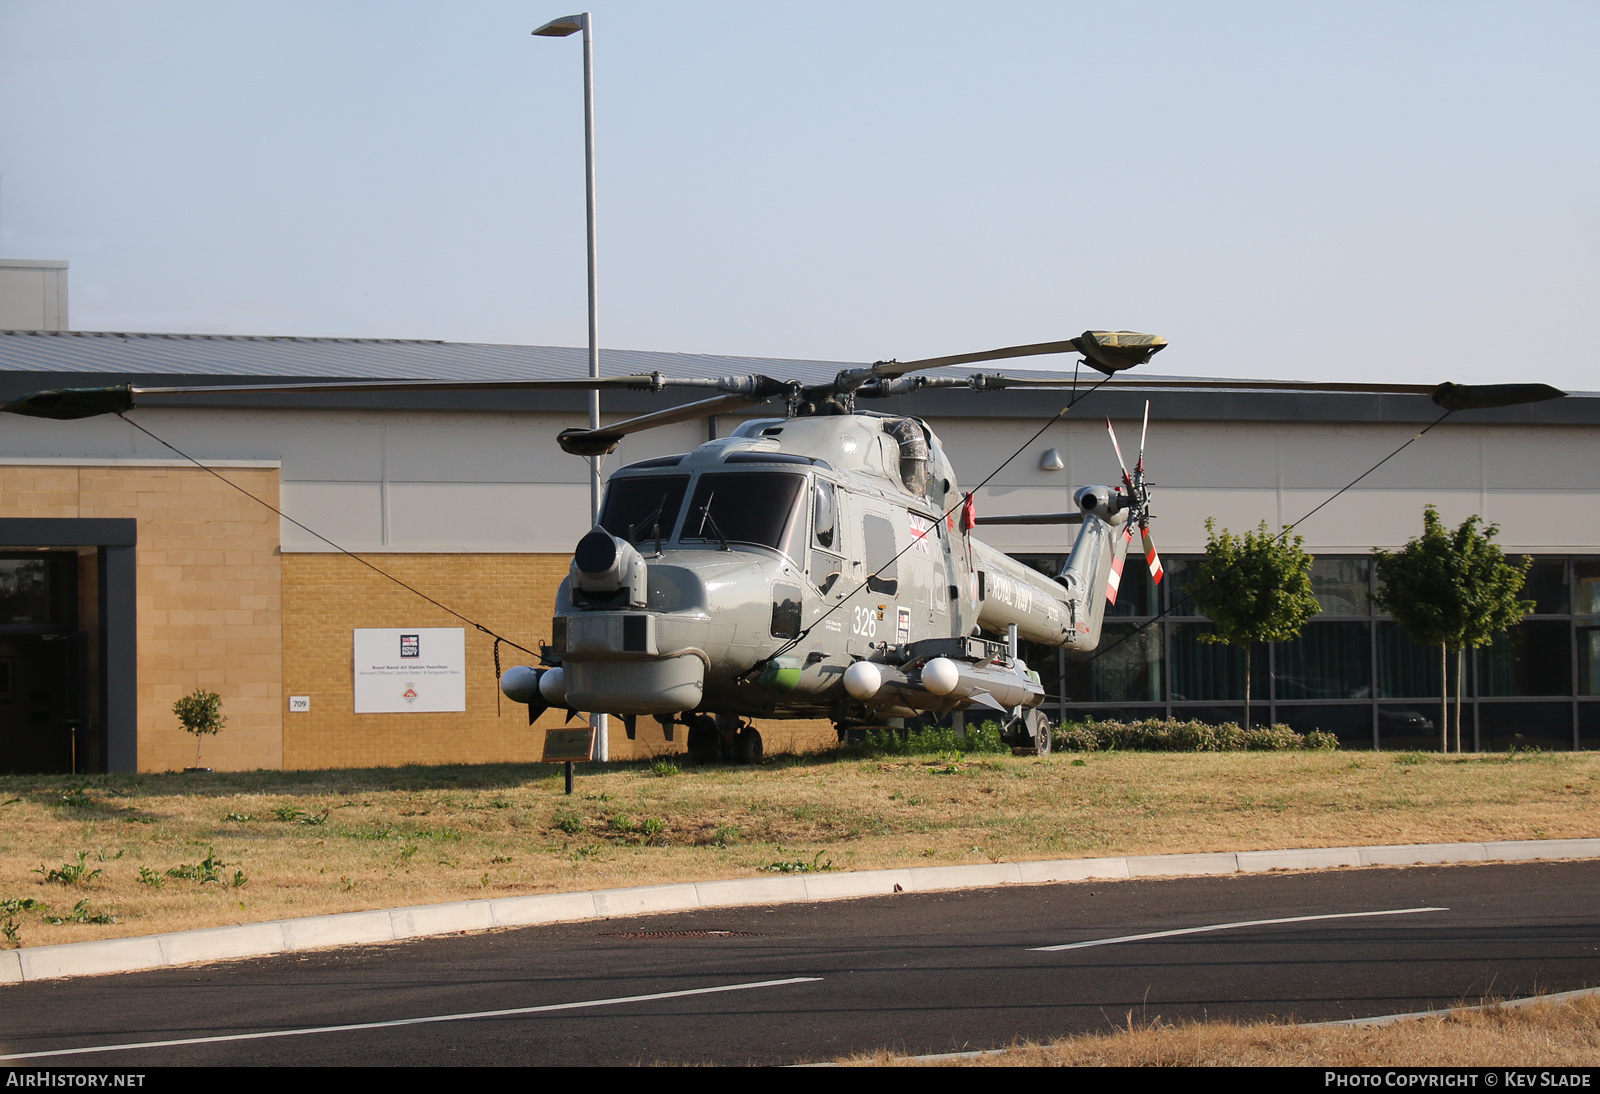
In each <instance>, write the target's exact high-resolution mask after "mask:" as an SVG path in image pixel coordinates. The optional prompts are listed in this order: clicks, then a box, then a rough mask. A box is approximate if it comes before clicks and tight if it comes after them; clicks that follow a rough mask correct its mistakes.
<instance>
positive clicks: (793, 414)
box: [0, 330, 1564, 762]
mask: <svg viewBox="0 0 1600 1094" xmlns="http://www.w3.org/2000/svg"><path fill="white" fill-rule="evenodd" d="M1166 345H1167V342H1166V340H1165V339H1163V338H1161V337H1159V336H1156V335H1149V334H1141V333H1137V332H1131V331H1098V330H1090V331H1085V332H1084V333H1083V334H1081V335H1079V336H1077V337H1076V338H1071V339H1066V340H1063V341H1058V342H1047V343H1034V344H1029V345H1022V346H1011V347H1005V348H1002V349H996V350H988V351H982V352H978V353H969V354H958V355H954V356H948V357H937V358H927V359H923V360H915V361H909V362H900V361H894V360H890V361H879V362H877V363H875V364H872V365H870V366H861V367H851V368H844V369H841V370H840V371H839V372H838V373H837V375H836V376H834V377H833V378H832V379H831V380H827V381H824V382H822V383H812V384H806V383H804V382H801V381H798V380H780V379H774V378H772V377H768V376H764V375H746V376H724V377H675V376H674V377H669V376H664V375H662V374H661V373H659V372H656V373H651V374H648V375H633V376H620V377H599V378H589V377H585V378H573V379H541V380H496V381H460V380H448V381H441V380H403V381H393V380H380V381H350V382H307V383H276V384H242V385H239V384H235V385H223V386H221V387H219V386H216V385H210V386H204V387H143V386H134V385H120V386H115V387H107V388H79V389H63V390H51V391H41V392H35V393H33V394H31V395H28V396H24V397H23V398H21V399H18V400H15V401H14V402H12V403H10V404H7V405H6V406H4V407H0V410H4V411H7V412H10V413H17V414H24V415H29V416H34V417H44V418H53V419H75V418H84V417H90V416H94V415H99V414H107V413H113V414H122V413H125V412H126V411H127V410H129V409H132V408H133V407H134V405H135V403H136V400H140V399H143V398H145V397H150V396H182V395H187V394H197V393H206V392H215V391H218V390H226V391H228V392H231V393H247V392H262V393H268V392H270V393H278V394H294V393H305V394H323V393H340V392H377V391H385V392H391V391H419V390H430V389H431V390H460V389H474V390H529V389H546V390H551V389H555V390H560V389H566V390H605V389H629V390H644V391H651V392H658V393H659V392H663V391H665V390H666V389H668V388H680V387H687V388H701V389H712V390H714V391H716V392H717V394H716V395H714V396H713V397H711V398H708V399H703V400H698V401H695V402H690V403H688V404H685V405H680V406H676V407H672V408H670V409H667V410H662V411H657V412H654V413H650V414H644V415H641V416H638V417H634V418H630V419H627V420H625V421H621V422H615V423H611V424H609V425H605V426H602V427H599V428H588V429H580V428H574V429H566V430H563V431H562V432H561V433H560V434H559V436H558V438H557V439H558V442H559V443H560V446H561V447H562V448H563V449H564V450H565V451H567V452H569V453H572V454H574V455H578V456H584V457H598V456H601V455H604V454H607V453H611V452H613V451H615V449H616V448H617V447H618V446H619V444H621V443H622V442H623V441H624V440H625V439H626V438H627V437H628V436H629V435H631V434H634V433H638V432H641V431H644V430H647V429H650V428H653V427H656V426H660V425H666V424H671V423H678V422H685V421H691V420H695V419H698V418H703V417H708V416H710V415H714V414H718V413H723V412H727V411H730V410H734V409H743V410H749V409H751V408H753V407H755V406H758V405H760V404H763V403H770V402H772V401H773V400H781V401H782V403H783V407H784V413H783V415H782V416H775V417H758V418H753V419H749V420H746V421H744V422H743V423H742V424H741V425H740V426H739V427H738V428H737V429H735V430H734V431H733V433H732V434H731V435H730V436H727V437H723V438H718V439H714V440H709V441H706V442H705V443H702V444H700V445H699V446H697V447H696V448H694V449H693V450H692V451H690V452H686V453H681V454H678V455H672V456H665V457H659V458H654V459H647V460H644V461H641V462H637V463H633V464H629V465H627V466H624V467H622V468H620V469H618V470H617V471H615V472H614V473H613V474H612V475H611V477H610V479H609V481H608V483H607V487H606V491H605V496H604V499H603V502H602V505H601V508H600V511H599V515H598V519H597V522H596V524H595V526H594V527H593V528H591V529H589V530H588V531H587V532H586V533H584V534H583V535H582V536H581V537H580V538H579V539H578V541H577V543H576V545H575V547H574V551H573V557H572V561H571V563H570V566H569V571H568V575H567V577H566V578H565V579H564V580H563V581H562V582H561V585H560V587H559V589H558V591H557V596H556V608H555V615H554V618H553V619H552V622H551V640H550V642H549V643H548V644H547V645H543V646H542V647H541V650H540V656H539V664H537V665H519V666H513V667H511V668H510V669H508V670H506V671H505V672H504V673H503V674H502V675H501V678H500V688H501V691H502V693H503V694H504V695H505V696H506V697H507V698H509V699H511V700H513V701H515V702H519V703H523V704H526V705H527V708H528V719H529V724H532V723H533V722H534V721H535V720H536V719H537V718H538V717H539V716H540V715H541V714H543V713H544V712H545V711H547V710H549V709H551V708H556V709H562V708H564V709H566V710H567V712H568V717H569V719H570V718H571V717H572V716H574V715H576V714H577V712H579V711H587V712H591V713H604V714H608V715H615V716H618V717H619V718H620V719H621V720H622V721H623V724H624V727H625V729H626V732H627V735H628V737H629V738H634V737H636V734H637V725H638V719H639V718H641V717H645V718H652V719H654V720H656V721H657V722H658V723H659V724H660V725H661V726H662V728H663V731H664V733H665V734H666V735H667V737H668V739H671V738H672V734H673V730H674V727H675V726H678V725H683V726H685V727H686V728H687V730H688V739H687V742H686V744H687V748H688V751H689V752H690V754H691V756H692V757H694V758H696V759H698V760H702V761H708V760H716V759H732V760H735V761H740V762H753V761H757V760H759V759H760V758H761V755H762V750H763V743H762V739H761V736H760V733H759V731H758V730H757V729H756V728H755V726H754V725H753V724H752V723H751V720H752V719H756V718H762V719H799V718H805V719H816V718H823V719H828V720H831V721H832V722H833V724H834V726H835V728H836V730H837V731H838V733H839V735H840V736H841V738H849V737H851V736H852V735H856V734H860V733H862V732H865V731H867V730H871V729H874V728H886V727H896V726H901V725H903V723H904V720H905V719H909V718H919V717H924V716H930V715H931V716H936V717H938V716H944V715H948V714H952V713H956V712H961V713H963V714H965V713H967V712H976V713H978V714H980V715H984V716H988V717H991V718H993V719H994V720H996V721H998V722H999V723H1000V725H1001V734H1002V738H1003V739H1004V740H1005V741H1007V742H1008V743H1010V744H1011V745H1012V746H1013V747H1014V748H1015V749H1018V750H1020V751H1025V752H1032V753H1035V754H1044V753H1048V752H1049V751H1050V749H1051V734H1052V730H1053V727H1052V726H1051V724H1050V722H1049V719H1048V718H1047V717H1046V715H1045V714H1044V712H1043V710H1042V709H1041V707H1042V705H1043V703H1044V701H1045V699H1046V698H1047V696H1046V693H1045V690H1044V687H1043V685H1042V684H1041V681H1040V677H1039V675H1038V673H1037V672H1035V671H1033V670H1032V669H1030V668H1029V667H1028V666H1027V664H1026V662H1025V661H1024V659H1023V658H1022V657H1021V656H1019V643H1020V642H1021V641H1022V640H1027V641H1029V642H1033V643H1037V644H1040V645H1044V646H1050V647H1060V648H1063V649H1065V650H1066V652H1067V654H1068V656H1069V657H1073V658H1077V659H1085V658H1089V657H1092V656H1094V654H1095V651H1096V649H1097V648H1098V646H1099V643H1100V637H1101V630H1102V622H1103V619H1104V615H1105V609H1106V606H1107V604H1108V603H1114V602H1115V599H1116V595H1117V591H1118V586H1119V582H1120V576H1121V572H1122V568H1123V563H1124V560H1125V558H1126V554H1127V552H1128V550H1129V549H1130V548H1131V545H1132V542H1133V538H1134V531H1135V529H1138V530H1139V532H1140V534H1141V540H1142V543H1141V547H1142V549H1143V551H1144V554H1145V558H1146V561H1147V564H1148V566H1149V570H1150V573H1151V576H1152V577H1153V578H1154V579H1155V580H1157V581H1159V580H1160V576H1161V572H1162V571H1161V566H1160V559H1159V555H1158V553H1157V552H1156V548H1155V544H1154V541H1153V538H1152V536H1151V532H1150V523H1151V519H1152V514H1151V501H1150V488H1149V485H1150V484H1149V481H1148V479H1147V476H1146V472H1145V465H1144V447H1145V438H1146V435H1147V433H1148V425H1149V407H1148V403H1147V404H1146V413H1145V428H1144V430H1143V431H1142V433H1141V438H1140V447H1139V452H1138V457H1137V460H1136V463H1135V465H1134V467H1133V469H1131V470H1130V469H1129V468H1128V467H1127V465H1126V462H1125V461H1124V459H1123V454H1122V450H1121V447H1120V444H1119V443H1118V441H1117V438H1116V434H1115V431H1114V430H1111V428H1110V422H1109V421H1108V422H1107V427H1108V431H1110V439H1111V444H1112V448H1113V450H1114V451H1115V454H1116V457H1117V461H1118V464H1119V465H1120V469H1121V481H1120V485H1087V486H1082V487H1079V488H1078V489H1076V490H1075V491H1073V492H1072V494H1071V498H1072V503H1073V508H1072V509H1071V510H1070V511H1067V512H1062V513H1051V514H1021V515H1015V516H993V515H979V514H978V513H977V512H976V507H975V505H974V502H973V498H972V495H971V494H970V493H965V492H963V491H962V489H961V487H960V485H959V484H958V482H957V481H956V477H955V474H954V471H953V470H952V467H951V462H950V460H949V458H948V456H947V455H946V453H945V450H944V448H943V446H942V444H941V442H940V440H939V438H938V436H937V435H936V434H935V433H934V431H933V430H932V429H931V428H930V427H929V426H928V424H927V423H926V422H925V421H923V420H922V419H920V418H916V417H912V416H908V415H904V414H890V413H883V412H878V411H873V410H869V409H865V408H862V407H860V406H858V403H859V402H862V401H868V400H871V399H875V398H885V397H889V396H894V395H903V394H909V393H911V392H913V391H917V390H920V389H924V388H939V387H961V388H967V389H970V390H973V391H980V392H981V391H989V390H1001V389H1006V388H1018V387H1022V388H1033V389H1039V390H1041V391H1043V390H1064V389H1067V388H1068V387H1072V388H1073V389H1074V390H1076V388H1077V384H1076V382H1075V381H1068V380H1065V379H1063V378H1061V377H1058V376H1034V377H1019V376H1011V375H1004V374H986V373H982V372H975V373H972V374H970V375H967V376H955V375H949V374H948V370H949V369H951V368H952V367H954V366H960V365H966V364H974V363H979V362H984V361H991V360H1001V359H1009V358H1017V357H1027V356H1035V355H1043V354H1058V353H1076V354H1079V355H1081V357H1082V359H1083V362H1084V363H1085V364H1087V365H1089V366H1090V367H1091V368H1092V369H1094V370H1097V371H1098V372H1100V373H1102V374H1104V379H1103V380H1099V381H1097V383H1096V386H1098V385H1099V384H1101V383H1105V382H1106V381H1109V380H1111V379H1113V378H1114V377H1115V376H1116V375H1117V374H1119V373H1121V372H1123V371H1124V370H1127V369H1130V368H1133V367H1135V366H1138V365H1142V364H1144V363H1145V362H1147V361H1148V360H1149V359H1150V358H1151V357H1152V356H1153V355H1154V354H1155V353H1157V352H1159V351H1161V350H1162V349H1163V348H1165V347H1166ZM933 370H945V371H944V372H941V373H940V374H937V375H931V374H930V372H931V371H933ZM1136 384H1137V386H1139V387H1140V388H1152V389H1159V388H1163V387H1166V388H1178V389H1200V388H1212V387H1227V388H1235V389H1253V390H1261V389H1266V390H1273V389H1276V390H1313V391H1359V392H1380V393H1392V394H1408V395H1414V394H1425V395H1429V396H1431V397H1432V399H1433V401H1434V402H1435V403H1436V404H1437V405H1439V406H1440V407H1441V408H1443V409H1444V410H1445V411H1446V412H1447V413H1448V412H1453V411H1455V410H1459V409H1470V408H1478V407H1488V406H1504V405H1511V404H1513V403H1520V402H1530V401H1536V400H1539V399H1547V398H1555V397H1558V396H1560V395H1562V394H1564V393H1563V392H1560V391H1558V390H1556V389H1554V388H1550V387H1546V386H1545V385H1540V384H1509V385H1488V386H1466V385H1457V384H1443V385H1439V386H1437V387H1428V386H1416V385H1404V384H1343V383H1315V382H1301V381H1226V380H1193V379H1173V378H1157V379H1141V380H1139V381H1136ZM1063 413H1064V411H1063ZM1057 417H1059V415H1057ZM987 524H996V525H998V524H1059V525H1063V526H1076V527H1077V533H1076V535H1075V537H1074V540H1073V544H1072V547H1071V550H1070V553H1069V554H1068V555H1067V558H1066V561H1065V563H1064V564H1063V565H1062V566H1061V567H1060V569H1059V571H1058V572H1056V573H1054V574H1045V573H1041V572H1040V571H1038V570H1036V569H1034V568H1033V567H1031V566H1027V565H1024V564H1023V563H1020V562H1017V561H1015V560H1013V559H1011V558H1009V557H1008V556H1006V555H1005V554H1004V553H1002V552H1000V551H999V550H996V549H995V548H993V547H991V546H989V545H987V544H985V543H983V542H982V541H981V540H980V539H979V538H977V536H976V535H974V532H975V531H976V529H978V528H979V527H981V526H983V525H987Z"/></svg>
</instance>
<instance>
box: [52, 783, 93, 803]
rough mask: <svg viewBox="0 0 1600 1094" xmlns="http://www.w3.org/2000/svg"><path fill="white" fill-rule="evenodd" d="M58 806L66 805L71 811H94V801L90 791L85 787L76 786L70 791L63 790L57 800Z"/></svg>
mask: <svg viewBox="0 0 1600 1094" xmlns="http://www.w3.org/2000/svg"><path fill="white" fill-rule="evenodd" d="M56 804H57V805H65V806H67V807H68V808H69V809H92V808H94V799H93V798H91V797H89V789H88V787H84V786H74V787H72V788H71V789H70V790H63V791H62V792H61V796H60V797H59V798H57V799H56Z"/></svg>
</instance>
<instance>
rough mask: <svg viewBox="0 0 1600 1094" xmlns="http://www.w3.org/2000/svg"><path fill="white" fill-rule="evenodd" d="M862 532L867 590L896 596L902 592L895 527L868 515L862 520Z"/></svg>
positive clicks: (881, 519)
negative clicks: (864, 541)
mask: <svg viewBox="0 0 1600 1094" xmlns="http://www.w3.org/2000/svg"><path fill="white" fill-rule="evenodd" d="M861 531H862V533H863V538H864V539H865V540H866V546H867V574H868V577H867V589H868V590H869V591H871V592H875V593H883V594H884V595H885V596H895V595H896V594H898V593H899V591H900V567H899V561H900V559H899V552H898V551H897V550H895V546H894V525H893V524H891V523H889V521H888V520H887V519H885V518H884V517H877V516H872V515H871V514H868V515H867V516H864V517H862V518H861Z"/></svg>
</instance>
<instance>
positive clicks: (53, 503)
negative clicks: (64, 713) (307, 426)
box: [0, 465, 283, 771]
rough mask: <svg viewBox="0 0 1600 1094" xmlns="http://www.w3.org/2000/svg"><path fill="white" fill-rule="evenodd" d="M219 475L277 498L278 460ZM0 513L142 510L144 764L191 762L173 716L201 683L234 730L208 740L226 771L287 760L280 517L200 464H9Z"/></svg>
mask: <svg viewBox="0 0 1600 1094" xmlns="http://www.w3.org/2000/svg"><path fill="white" fill-rule="evenodd" d="M219 473H220V474H222V475H224V476H226V477H227V478H228V480H230V481H231V482H234V483H237V484H238V485H239V486H241V487H243V488H244V489H246V490H248V491H250V492H251V493H252V494H254V495H255V496H256V497H258V498H260V499H262V500H263V501H265V502H268V503H269V504H272V505H276V504H277V503H278V471H277V469H276V468H240V467H226V468H221V469H219ZM0 515H4V516H7V517H57V518H61V517H68V518H78V517H133V518H134V519H136V520H137V521H138V522H139V544H138V550H137V552H136V560H137V569H138V573H137V582H138V644H139V649H138V676H139V684H138V688H139V695H138V708H139V767H140V769H141V770H145V771H164V770H170V769H172V768H180V767H185V766H188V765H190V764H192V763H193V762H194V745H195V741H194V738H193V737H190V736H189V735H188V734H186V733H184V732H183V730H182V729H181V728H180V727H179V725H178V721H177V719H176V718H175V717H173V714H172V704H173V702H174V701H175V700H176V699H177V698H178V697H179V696H181V695H184V694H186V693H188V692H189V691H192V690H193V689H195V688H197V687H200V688H204V689H205V690H207V691H215V692H217V693H218V694H220V695H221V696H222V710H223V714H224V715H225V716H226V717H227V719H228V723H227V727H226V728H225V729H223V731H222V732H221V733H220V734H218V735H217V736H215V737H210V738H207V739H206V741H205V751H204V756H205V763H206V765H207V766H209V767H215V768H219V769H229V770H238V769H248V768H256V767H269V768H272V767H280V766H282V764H283V715H282V710H283V699H282V695H283V691H282V687H281V681H282V672H283V668H282V659H281V653H280V650H281V627H282V605H281V597H280V593H281V574H280V570H279V556H278V518H277V516H276V515H274V514H273V513H272V512H271V511H269V510H268V509H266V508H265V507H264V506H261V505H258V504H257V503H255V502H253V501H251V500H250V499H249V498H247V497H245V496H244V495H243V494H241V493H239V491H237V490H235V489H233V488H231V487H229V486H228V485H227V484H226V483H223V482H220V481H218V480H217V478H216V477H215V476H213V475H211V474H209V473H207V472H206V471H202V470H201V469H199V468H197V467H151V466H140V465H130V466H109V467H108V466H100V467H91V466H82V467H64V466H32V467H28V466H0Z"/></svg>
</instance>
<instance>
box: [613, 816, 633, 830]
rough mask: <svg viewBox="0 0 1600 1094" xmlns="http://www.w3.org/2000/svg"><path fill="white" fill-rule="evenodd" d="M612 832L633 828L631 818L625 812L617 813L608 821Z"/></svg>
mask: <svg viewBox="0 0 1600 1094" xmlns="http://www.w3.org/2000/svg"><path fill="white" fill-rule="evenodd" d="M609 825H610V828H611V830H612V831H613V832H632V831H633V829H634V827H635V826H634V823H633V818H632V817H630V816H628V814H626V813H618V814H616V815H615V816H613V817H612V818H611V820H610V822H609Z"/></svg>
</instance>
